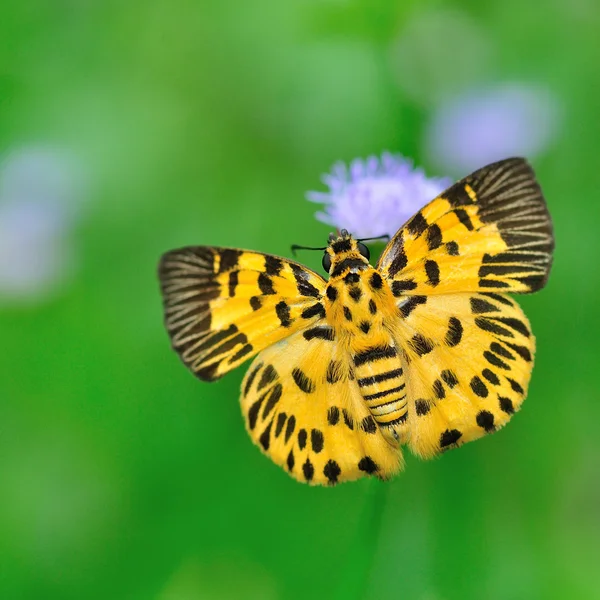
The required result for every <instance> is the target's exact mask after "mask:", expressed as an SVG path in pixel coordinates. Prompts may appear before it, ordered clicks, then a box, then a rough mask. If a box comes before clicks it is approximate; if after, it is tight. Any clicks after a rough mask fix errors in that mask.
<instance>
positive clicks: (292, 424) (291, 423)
mask: <svg viewBox="0 0 600 600" xmlns="http://www.w3.org/2000/svg"><path fill="white" fill-rule="evenodd" d="M294 429H296V417H295V416H294V415H291V416H290V418H289V419H288V422H287V425H286V427H285V442H286V444H287V443H288V442H289V441H290V438H291V437H292V435H293V434H294Z"/></svg>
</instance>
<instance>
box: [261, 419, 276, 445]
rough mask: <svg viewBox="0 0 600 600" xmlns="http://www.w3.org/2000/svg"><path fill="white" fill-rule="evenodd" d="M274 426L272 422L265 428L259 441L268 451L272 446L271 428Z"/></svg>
mask: <svg viewBox="0 0 600 600" xmlns="http://www.w3.org/2000/svg"><path fill="white" fill-rule="evenodd" d="M272 425H273V421H270V422H269V424H268V425H267V426H266V427H265V430H264V431H263V432H262V433H261V434H260V437H259V438H258V441H259V442H260V445H261V446H262V447H263V448H264V449H265V450H268V449H269V446H270V444H271V426H272Z"/></svg>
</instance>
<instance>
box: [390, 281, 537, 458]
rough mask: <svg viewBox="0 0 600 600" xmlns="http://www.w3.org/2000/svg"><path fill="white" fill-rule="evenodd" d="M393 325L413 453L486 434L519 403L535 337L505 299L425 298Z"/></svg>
mask: <svg viewBox="0 0 600 600" xmlns="http://www.w3.org/2000/svg"><path fill="white" fill-rule="evenodd" d="M397 325H398V332H399V335H400V337H401V339H402V340H404V347H405V353H406V356H405V363H406V364H405V365H404V368H405V371H406V381H407V397H408V400H409V402H408V419H407V423H408V426H407V427H408V429H407V430H406V431H405V433H404V435H403V441H405V442H406V443H408V445H409V447H410V449H411V450H412V451H413V452H414V453H415V454H417V455H418V456H420V457H423V458H430V457H432V456H435V455H436V454H438V453H439V452H441V451H444V450H447V449H449V448H453V447H457V446H460V445H462V444H463V443H465V442H469V441H471V440H475V439H477V438H479V437H481V436H483V435H484V434H486V433H491V432H493V431H495V430H497V429H499V428H500V427H502V426H503V425H505V424H506V423H507V422H508V420H509V419H510V418H511V416H512V414H513V413H514V412H515V411H517V410H518V409H519V408H520V406H521V404H522V402H523V400H524V398H525V395H526V393H527V386H528V384H529V378H530V376H531V368H532V365H533V355H534V351H535V340H534V338H533V336H532V334H531V330H530V327H529V322H528V321H527V318H526V317H525V315H524V314H523V312H522V311H521V309H520V308H519V307H518V305H517V304H516V303H514V302H513V301H512V300H511V299H510V298H507V297H506V296H502V295H498V294H481V293H480V294H471V295H469V294H455V295H447V296H430V297H428V298H427V302H426V303H425V304H423V305H419V306H417V307H416V308H415V309H414V310H413V311H411V314H410V315H408V316H407V317H406V318H404V319H402V320H399V322H398V324H397ZM407 340H408V341H407Z"/></svg>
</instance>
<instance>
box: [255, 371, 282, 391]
mask: <svg viewBox="0 0 600 600" xmlns="http://www.w3.org/2000/svg"><path fill="white" fill-rule="evenodd" d="M277 377H278V375H277V371H276V370H275V367H273V365H267V366H266V367H265V370H264V371H263V372H262V375H261V378H260V381H259V382H258V385H257V386H256V389H257V390H258V391H260V390H262V389H263V388H264V387H266V386H267V385H269V384H270V383H273V382H274V381H275V380H276V379H277Z"/></svg>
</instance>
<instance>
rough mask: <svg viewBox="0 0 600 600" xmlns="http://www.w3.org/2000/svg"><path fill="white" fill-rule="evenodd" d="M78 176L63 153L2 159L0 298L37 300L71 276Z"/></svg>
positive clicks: (33, 152)
mask: <svg viewBox="0 0 600 600" xmlns="http://www.w3.org/2000/svg"><path fill="white" fill-rule="evenodd" d="M79 175H80V172H79V170H78V169H76V168H75V165H74V164H73V163H72V161H70V160H69V159H68V157H67V156H66V155H65V154H64V153H62V152H60V151H57V150H55V149H52V148H46V147H43V146H30V147H24V148H19V149H16V150H13V151H12V152H10V153H9V154H7V155H5V156H4V157H2V159H1V160H0V299H8V298H12V299H21V300H22V299H26V298H27V299H35V298H39V297H41V296H44V295H47V293H49V292H50V291H51V290H53V289H55V288H56V287H57V286H58V284H60V283H62V282H63V281H64V280H65V279H66V278H67V276H68V275H69V274H70V272H71V267H72V264H73V262H74V253H73V250H72V248H71V246H70V244H69V243H68V241H67V238H68V235H69V231H70V229H71V227H72V225H73V222H74V221H75V219H76V218H77V217H78V216H79V214H78V213H79V211H80V208H81V207H80V205H79V201H80V200H81V198H82V194H81V177H79Z"/></svg>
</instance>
